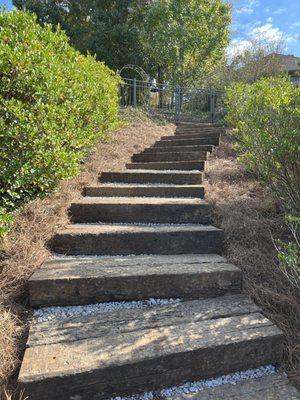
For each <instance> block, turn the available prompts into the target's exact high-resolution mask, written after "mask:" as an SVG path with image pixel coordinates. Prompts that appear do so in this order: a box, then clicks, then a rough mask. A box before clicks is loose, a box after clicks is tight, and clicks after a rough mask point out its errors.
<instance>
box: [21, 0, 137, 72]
mask: <svg viewBox="0 0 300 400" xmlns="http://www.w3.org/2000/svg"><path fill="white" fill-rule="evenodd" d="M134 3H136V0H134V1H133V0H85V1H78V0H13V4H14V5H15V6H16V7H17V8H19V9H25V10H29V11H32V12H34V13H35V14H36V15H37V17H38V22H39V23H41V24H44V23H51V24H52V25H54V26H56V25H58V24H60V25H61V27H62V29H63V30H65V31H66V33H67V35H68V36H69V38H70V41H71V43H72V44H73V46H75V47H76V48H77V49H78V50H79V51H81V52H82V53H84V54H86V53H87V52H90V53H91V54H96V57H97V59H98V60H101V61H104V62H105V63H106V64H107V65H108V66H109V67H110V68H113V69H115V70H116V69H120V68H122V66H123V65H124V64H129V63H131V64H140V62H141V58H142V55H141V47H140V44H139V32H138V29H137V27H136V26H135V25H134V24H133V21H132V14H133V12H132V10H133V6H134Z"/></svg>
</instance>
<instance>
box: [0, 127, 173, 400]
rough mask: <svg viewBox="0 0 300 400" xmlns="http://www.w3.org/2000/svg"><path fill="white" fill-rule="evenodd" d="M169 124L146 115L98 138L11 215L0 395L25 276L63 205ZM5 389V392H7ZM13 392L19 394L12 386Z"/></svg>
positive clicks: (2, 247)
mask: <svg viewBox="0 0 300 400" xmlns="http://www.w3.org/2000/svg"><path fill="white" fill-rule="evenodd" d="M174 130H175V126H174V125H173V124H168V125H165V126H159V125H157V124H155V123H152V122H150V121H149V120H147V121H143V122H139V123H133V124H131V125H130V126H129V127H127V128H124V129H120V130H118V131H115V132H113V133H112V134H111V138H110V141H109V142H107V143H103V142H101V143H99V144H98V145H97V146H96V147H95V149H94V150H93V152H92V154H91V155H90V156H89V157H88V158H87V160H86V161H85V162H84V163H83V165H82V170H81V173H80V174H79V175H78V176H77V177H75V178H73V179H70V180H66V181H63V182H62V183H61V185H60V187H59V188H58V190H57V191H56V192H55V193H53V194H51V195H49V196H47V197H45V198H44V199H38V200H35V201H32V202H31V203H29V204H27V205H25V206H24V207H23V208H22V209H21V210H20V211H19V212H18V213H17V214H16V216H15V221H14V225H13V228H12V230H11V232H10V234H9V235H8V236H7V237H6V238H5V240H3V241H2V242H1V243H0V252H1V253H0V399H10V398H11V397H10V394H9V390H8V389H7V387H8V386H7V385H8V382H9V381H13V384H14V383H15V382H14V381H15V377H16V374H17V372H18V368H19V366H20V362H21V359H22V356H23V352H24V348H25V343H26V339H27V334H28V323H27V321H28V319H29V317H30V316H31V312H30V308H29V307H28V288H27V282H28V278H29V277H30V276H31V274H32V273H33V271H34V270H35V269H36V268H38V267H39V266H40V265H41V264H42V263H43V262H44V261H45V260H46V259H47V257H48V256H49V250H48V249H47V247H46V245H45V244H46V243H47V242H48V240H49V239H50V238H51V237H52V236H53V234H54V233H55V232H56V231H57V230H58V229H59V228H61V227H63V226H64V225H66V224H67V223H68V221H69V219H68V208H69V206H70V204H71V202H72V201H74V200H76V199H78V198H79V197H80V196H81V193H82V190H83V188H84V187H85V186H88V185H92V184H96V183H97V178H98V175H99V172H101V171H109V170H112V171H113V170H123V169H124V168H125V163H126V162H128V161H130V157H131V155H132V154H133V153H137V152H140V151H142V150H143V148H145V147H147V146H150V145H151V144H153V143H154V142H155V141H156V140H158V139H160V137H161V136H162V135H168V134H169V135H170V134H172V133H173V132H174ZM7 390H8V392H7ZM15 396H16V398H19V394H18V393H17V391H16V395H15Z"/></svg>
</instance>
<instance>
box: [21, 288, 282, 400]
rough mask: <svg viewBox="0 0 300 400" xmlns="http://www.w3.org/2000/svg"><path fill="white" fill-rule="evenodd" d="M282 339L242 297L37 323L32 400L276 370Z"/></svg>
mask: <svg viewBox="0 0 300 400" xmlns="http://www.w3.org/2000/svg"><path fill="white" fill-rule="evenodd" d="M282 341H283V335H282V332H281V331H280V330H279V329H278V328H277V327H275V326H274V325H273V324H272V323H271V322H270V321H269V320H268V319H267V318H265V317H264V316H263V315H262V314H260V313H259V312H258V310H257V308H256V306H254V305H253V304H252V303H251V302H250V301H249V300H247V299H245V298H243V297H241V296H240V295H239V296H238V297H237V298H235V297H234V296H233V297H232V296H228V297H227V296H225V297H218V298H217V299H206V300H194V301H187V302H183V303H179V304H172V305H168V306H160V307H155V308H148V309H140V310H119V311H115V312H112V313H104V314H99V315H87V316H78V317H74V316H70V317H66V318H64V319H63V320H59V321H57V322H55V320H52V321H49V322H36V323H33V324H32V326H31V329H30V335H29V341H28V348H27V349H26V352H25V356H24V360H23V364H22V367H21V371H20V375H19V383H20V385H21V388H22V389H24V390H25V395H28V396H29V398H30V400H57V399H65V400H73V399H81V400H91V399H97V400H98V399H99V400H102V399H103V400H104V399H107V398H110V397H111V396H117V395H125V394H131V393H141V392H144V391H148V390H157V389H160V388H163V387H169V386H173V385H178V384H180V383H183V382H186V381H190V380H196V379H197V380H198V379H206V378H210V377H215V376H220V375H223V374H226V373H230V372H235V371H240V370H245V369H248V368H252V367H254V366H257V365H258V366H260V365H266V364H271V363H275V362H277V361H278V360H279V359H280V355H281V351H282Z"/></svg>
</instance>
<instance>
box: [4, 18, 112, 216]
mask: <svg viewBox="0 0 300 400" xmlns="http://www.w3.org/2000/svg"><path fill="white" fill-rule="evenodd" d="M117 84H118V78H117V77H115V76H114V74H113V73H112V71H110V70H109V69H108V68H107V67H106V66H105V65H104V64H103V63H100V62H97V61H96V60H95V59H94V58H93V57H91V56H87V57H85V56H83V55H81V54H80V53H79V52H77V51H76V50H74V49H73V48H72V47H71V46H70V45H69V42H68V39H67V36H66V35H65V34H64V33H63V32H62V31H60V30H57V31H56V32H53V31H52V28H51V27H50V26H48V25H47V26H45V27H43V28H42V27H41V26H40V25H39V24H37V23H36V18H35V17H34V16H33V15H30V14H28V13H25V12H20V11H13V12H9V13H7V12H4V13H2V14H1V15H0V142H1V147H0V200H1V206H2V207H3V208H4V209H5V210H7V211H12V210H14V209H15V208H16V207H18V206H20V205H21V204H22V203H24V202H26V201H28V200H30V199H33V198H34V197H36V196H40V195H43V194H45V193H48V192H49V191H51V190H53V189H54V188H55V187H56V186H57V184H58V182H59V181H60V180H61V179H66V178H69V177H71V176H74V175H75V174H76V173H77V172H78V170H79V164H80V161H81V160H82V159H83V158H84V157H85V156H86V154H87V152H88V151H89V149H90V148H91V146H92V145H93V144H94V143H95V141H96V140H97V139H99V138H102V137H104V135H105V132H107V131H108V130H109V129H111V128H113V127H114V126H116V124H117V123H118V91H117ZM2 215H3V213H2ZM4 222H5V220H4Z"/></svg>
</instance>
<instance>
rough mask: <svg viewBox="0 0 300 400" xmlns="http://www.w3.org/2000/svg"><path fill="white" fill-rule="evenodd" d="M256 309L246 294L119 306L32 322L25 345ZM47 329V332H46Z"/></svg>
mask: <svg viewBox="0 0 300 400" xmlns="http://www.w3.org/2000/svg"><path fill="white" fill-rule="evenodd" d="M257 312H259V308H258V307H257V306H256V305H255V304H254V303H253V302H252V301H251V300H250V299H249V298H248V297H246V296H245V295H242V294H236V295H231V296H220V297H216V298H212V299H204V300H192V301H184V302H180V303H173V304H169V305H164V306H155V307H149V308H145V309H134V308H133V309H122V310H117V311H111V312H106V313H100V314H97V315H83V316H70V317H64V318H63V320H61V319H60V320H59V321H55V320H51V321H44V322H40V321H33V322H32V324H31V328H30V334H29V339H28V347H34V346H40V345H47V344H54V343H61V342H68V341H73V340H75V341H76V340H81V339H86V338H88V337H89V336H91V335H93V334H94V333H95V331H96V330H97V336H104V335H111V333H112V332H113V331H115V330H118V333H119V334H121V333H126V332H127V331H134V330H137V329H148V328H152V329H153V328H158V327H163V326H170V325H175V324H176V325H181V324H186V323H192V322H199V321H207V320H211V319H218V318H226V317H232V316H238V315H245V314H252V313H257ZM118 324H120V330H119V329H118ZM49 331H50V332H51V334H49V335H48V334H47V332H49ZM50 332H49V333H50Z"/></svg>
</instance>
